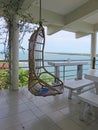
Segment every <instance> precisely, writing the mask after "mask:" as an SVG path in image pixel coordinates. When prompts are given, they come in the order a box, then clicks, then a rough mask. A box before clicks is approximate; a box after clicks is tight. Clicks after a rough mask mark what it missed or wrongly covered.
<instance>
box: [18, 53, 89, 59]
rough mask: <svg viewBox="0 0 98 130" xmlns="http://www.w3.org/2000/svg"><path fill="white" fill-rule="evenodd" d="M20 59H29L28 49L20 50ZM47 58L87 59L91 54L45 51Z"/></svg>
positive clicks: (45, 57)
mask: <svg viewBox="0 0 98 130" xmlns="http://www.w3.org/2000/svg"><path fill="white" fill-rule="evenodd" d="M19 59H20V60H28V51H25V52H23V51H20V53H19ZM44 59H45V60H67V59H70V60H83V59H87V60H90V56H83V55H66V54H59V53H58V54H55V53H45V54H44Z"/></svg>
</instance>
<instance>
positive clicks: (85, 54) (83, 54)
mask: <svg viewBox="0 0 98 130" xmlns="http://www.w3.org/2000/svg"><path fill="white" fill-rule="evenodd" d="M45 53H48V54H59V55H80V56H90V54H88V53H64V52H45ZM96 56H97V57H98V54H96Z"/></svg>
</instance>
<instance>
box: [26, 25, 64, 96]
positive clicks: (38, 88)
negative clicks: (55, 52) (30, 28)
mask: <svg viewBox="0 0 98 130" xmlns="http://www.w3.org/2000/svg"><path fill="white" fill-rule="evenodd" d="M44 45H45V34H44V28H43V27H42V26H40V27H39V28H38V29H37V30H35V31H34V33H33V34H32V35H31V37H30V40H29V81H28V90H29V91H30V92H31V93H32V94H34V95H35V96H50V95H56V94H62V93H63V91H64V86H63V82H62V81H61V80H60V79H58V78H57V77H55V76H54V75H53V74H51V73H50V72H48V71H47V70H46V69H45V67H44ZM50 78H51V79H50ZM50 81H52V83H51V82H50ZM54 81H56V83H55V82H54Z"/></svg>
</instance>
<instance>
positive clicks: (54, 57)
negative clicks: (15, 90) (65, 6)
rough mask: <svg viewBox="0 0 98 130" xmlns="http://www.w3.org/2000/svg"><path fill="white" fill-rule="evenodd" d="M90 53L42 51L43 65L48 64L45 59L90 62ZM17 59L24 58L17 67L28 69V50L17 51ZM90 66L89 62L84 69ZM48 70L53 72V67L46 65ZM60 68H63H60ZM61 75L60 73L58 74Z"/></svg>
mask: <svg viewBox="0 0 98 130" xmlns="http://www.w3.org/2000/svg"><path fill="white" fill-rule="evenodd" d="M3 57H4V56H3V55H2V54H0V60H2V59H3ZM90 58H91V57H90V55H82V54H81V55H80V54H79V55H78V54H77V55H76V54H66V53H57V52H56V53H54V52H53V53H52V52H45V53H44V60H46V62H45V66H49V65H48V61H47V60H84V61H88V62H89V63H90ZM19 60H24V62H22V61H20V62H19V67H21V68H23V69H25V70H28V51H19ZM66 68H67V70H69V71H70V70H75V69H76V68H72V67H70V66H68V67H66ZM89 68H90V64H88V65H85V66H84V69H85V70H88V69H89ZM47 69H48V71H50V72H53V71H54V68H53V67H47ZM96 69H98V57H97V58H96ZM61 70H63V69H62V68H61ZM69 71H68V74H69V75H72V73H74V72H72V71H71V72H70V73H69ZM60 75H61V76H62V74H60Z"/></svg>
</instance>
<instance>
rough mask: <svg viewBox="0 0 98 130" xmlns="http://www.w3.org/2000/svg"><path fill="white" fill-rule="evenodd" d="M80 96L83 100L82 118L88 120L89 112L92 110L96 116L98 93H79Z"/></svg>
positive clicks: (91, 112)
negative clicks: (95, 108)
mask: <svg viewBox="0 0 98 130" xmlns="http://www.w3.org/2000/svg"><path fill="white" fill-rule="evenodd" d="M78 97H79V99H80V101H81V107H80V119H81V120H87V113H88V112H90V114H91V115H92V116H95V113H94V110H93V108H94V107H97V108H98V95H96V93H91V92H85V93H82V94H80V95H78Z"/></svg>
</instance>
